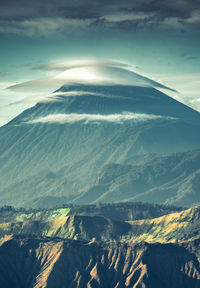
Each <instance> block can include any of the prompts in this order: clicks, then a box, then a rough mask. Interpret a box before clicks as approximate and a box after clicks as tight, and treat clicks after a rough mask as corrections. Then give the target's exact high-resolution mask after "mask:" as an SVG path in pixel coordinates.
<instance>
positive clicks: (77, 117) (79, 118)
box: [28, 112, 174, 124]
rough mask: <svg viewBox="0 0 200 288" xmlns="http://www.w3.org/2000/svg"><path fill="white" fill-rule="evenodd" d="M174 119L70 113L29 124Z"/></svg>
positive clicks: (129, 114)
mask: <svg viewBox="0 0 200 288" xmlns="http://www.w3.org/2000/svg"><path fill="white" fill-rule="evenodd" d="M162 118H163V119H174V118H173V117H165V116H161V115H153V114H139V113H130V112H124V113H121V114H109V115H102V114H78V113H70V114H50V115H47V116H44V117H38V118H36V119H34V120H31V121H29V122H28V123H29V124H35V123H60V124H65V123H75V122H84V123H85V124H86V123H88V122H102V121H103V122H114V123H118V124H121V123H123V122H124V121H136V122H138V121H139V122H144V121H150V120H156V119H162Z"/></svg>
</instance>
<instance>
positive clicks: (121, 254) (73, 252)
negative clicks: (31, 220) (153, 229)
mask: <svg viewBox="0 0 200 288" xmlns="http://www.w3.org/2000/svg"><path fill="white" fill-rule="evenodd" d="M0 255H1V265H0V266H1V269H0V282H1V284H2V285H3V286H4V287H5V288H7V287H11V286H12V287H16V288H18V287H27V288H29V287H35V288H36V287H37V288H39V287H40V288H43V287H48V288H51V287H76V288H79V287H88V288H89V287H90V288H94V287H108V288H109V287H112V288H113V287H116V288H120V287H121V288H122V287H135V288H136V287H137V288H139V287H144V288H147V287H166V288H167V287H172V288H179V287H180V285H181V287H183V288H188V287H194V288H196V287H198V286H199V283H200V267H199V263H198V261H197V258H196V257H195V255H194V254H192V253H190V252H189V251H188V250H187V249H185V248H183V247H178V246H177V245H173V244H168V245H159V244H154V245H149V244H145V243H144V244H137V245H127V244H120V245H119V244H117V243H110V244H97V243H87V242H85V243H84V242H77V241H73V242H69V241H67V242H63V241H60V240H47V239H36V238H34V237H30V238H27V237H24V236H20V237H13V238H11V239H10V240H7V241H6V240H4V243H3V244H2V245H1V246H0ZM24 259H26V261H24ZM152 259H153V261H152ZM161 263H162V265H161ZM8 268H9V269H8ZM22 270H23V277H21V276H20V275H21V271H22ZM5 271H6V273H5ZM30 271H32V272H31V274H30ZM66 285H67V286H66Z"/></svg>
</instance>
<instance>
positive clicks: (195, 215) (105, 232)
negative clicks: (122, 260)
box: [0, 203, 200, 243]
mask: <svg viewBox="0 0 200 288" xmlns="http://www.w3.org/2000/svg"><path fill="white" fill-rule="evenodd" d="M155 207H156V209H157V210H159V209H160V214H162V213H163V211H169V210H170V208H169V207H164V206H159V205H151V204H141V203H118V204H110V205H104V204H98V205H87V206H74V207H62V208H56V209H43V210H24V209H18V210H15V209H14V208H13V207H8V208H6V207H3V208H1V209H0V219H1V224H0V235H1V237H2V236H5V235H9V234H34V235H38V236H45V237H46V236H48V237H60V238H63V239H74V240H77V239H80V240H87V241H90V240H92V239H93V238H95V239H96V240H98V241H109V240H117V241H122V242H124V241H128V242H141V241H146V242H149V243H154V242H161V243H166V242H177V241H178V242H183V241H187V240H194V239H197V238H199V237H200V229H199V219H200V207H194V208H190V209H187V210H183V211H180V212H173V213H170V214H166V215H163V216H160V217H155V218H153V219H150V218H149V219H140V220H131V221H130V220H129V221H124V220H123V221H119V220H116V219H111V218H109V217H106V216H107V215H109V213H110V215H112V216H113V217H114V216H115V214H116V215H117V216H116V218H119V216H120V215H122V218H123V217H127V215H129V217H130V218H131V219H132V218H134V217H133V216H134V213H135V218H136V219H137V217H139V216H138V215H140V216H141V218H143V217H144V215H145V214H146V215H148V216H150V215H152V214H151V213H150V212H149V211H151V209H153V208H155ZM173 208H174V210H175V209H176V210H180V208H175V207H173ZM171 209H172V208H171ZM130 211H131V213H130ZM95 212H96V215H95ZM122 212H123V213H122ZM125 212H126V213H125ZM133 212H134V213H133ZM157 212H158V211H157ZM75 213H76V215H75ZM154 213H155V211H154ZM99 214H100V215H99ZM130 215H131V216H130ZM3 219H4V222H2V221H3ZM5 220H6V221H5Z"/></svg>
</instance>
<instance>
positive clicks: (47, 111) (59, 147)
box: [0, 85, 200, 206]
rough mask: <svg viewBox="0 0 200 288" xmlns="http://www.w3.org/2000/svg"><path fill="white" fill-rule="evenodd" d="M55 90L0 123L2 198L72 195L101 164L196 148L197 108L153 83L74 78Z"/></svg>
mask: <svg viewBox="0 0 200 288" xmlns="http://www.w3.org/2000/svg"><path fill="white" fill-rule="evenodd" d="M59 93H60V95H59ZM70 93H71V94H70ZM55 95H56V96H55V98H53V100H52V99H51V101H50V100H49V101H44V102H42V103H38V104H36V105H35V106H34V107H32V108H30V109H28V110H26V111H24V112H23V113H22V114H21V115H19V116H18V117H16V118H15V119H13V120H12V121H11V122H10V123H8V124H7V125H5V126H4V127H1V128H0V180H1V188H0V200H1V203H2V204H11V205H17V206H37V205H38V203H40V204H41V205H45V203H47V201H48V203H49V204H48V205H49V206H52V204H54V205H55V204H59V205H60V204H62V203H66V202H68V201H72V200H73V201H75V199H79V196H80V195H83V194H85V192H86V191H87V190H88V189H90V188H91V187H92V186H93V185H94V184H95V179H96V177H98V175H99V172H100V171H101V170H102V169H103V168H104V167H105V165H108V164H113V163H117V164H124V163H125V162H126V161H127V159H130V158H132V157H133V156H135V155H144V154H151V153H157V154H163V153H165V154H166V153H172V152H183V151H187V150H194V149H199V148H200V144H199V143H200V133H199V131H200V125H199V123H200V121H199V120H200V116H199V113H198V112H195V111H193V110H192V109H190V108H188V107H186V106H184V105H183V104H181V103H179V102H177V101H175V100H173V99H172V98H170V97H168V96H167V95H165V94H163V93H161V92H159V91H157V90H156V89H154V88H145V87H134V86H123V85H121V86H120V85H118V86H117V85H116V86H101V85H100V86H95V85H90V86H88V85H74V86H64V87H62V88H61V89H60V90H59V91H57V92H56V94H55ZM194 178H195V176H194ZM147 188H148V187H147ZM152 188H153V187H152ZM166 189H167V188H166ZM105 192H106V190H104V191H103V193H105ZM95 193H97V195H94V200H97V199H98V198H99V197H98V191H97V192H95ZM131 193H132V188H131V189H130V190H129V194H130V195H129V198H131V196H135V194H134V193H135V192H134V193H133V194H131ZM100 194H102V191H100ZM175 195H176V192H175ZM145 197H146V196H144V197H142V200H144V201H145V199H148V200H149V197H148V196H147V197H146V198H145ZM151 197H152V201H156V200H157V199H158V197H157V195H156V193H154V194H153V193H152V194H151ZM125 199H127V195H125V197H124V199H123V196H122V197H119V199H115V200H118V201H119V200H125ZM76 201H78V200H76ZM87 201H88V200H87ZM92 201H93V198H91V199H90V200H89V202H92ZM106 201H107V200H106ZM111 201H113V200H111ZM166 201H167V199H166ZM185 202H186V203H184V205H191V204H192V203H191V201H189V200H187V201H185ZM43 203H44V204H43ZM80 203H81V200H80ZM177 204H179V202H178V201H177ZM181 205H182V204H181Z"/></svg>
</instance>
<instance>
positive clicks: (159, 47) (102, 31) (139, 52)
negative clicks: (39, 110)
mask: <svg viewBox="0 0 200 288" xmlns="http://www.w3.org/2000/svg"><path fill="white" fill-rule="evenodd" d="M84 58H86V59H89V58H90V59H91V58H92V59H94V58H96V59H106V60H108V59H112V60H120V61H123V62H126V63H129V64H131V65H133V66H134V67H135V68H134V69H135V72H138V73H140V74H143V75H146V76H148V77H150V78H151V79H153V80H156V81H159V82H161V83H162V84H164V85H167V86H169V87H171V88H174V89H176V90H178V91H179V93H178V94H176V95H173V96H174V97H176V98H177V99H178V100H180V101H183V102H184V103H186V104H187V105H190V106H192V107H193V108H195V109H197V110H199V111H200V2H199V0H176V1H175V0H168V1H162V0H135V1H133V0H124V1H118V0H115V1H114V0H109V1H105V0H101V1H97V0H85V1H84V0H82V1H80V0H76V1H66V0H65V1H64V0H57V1H56V0H48V1H38V0H35V1H29V0H19V1H16V0H7V1H4V0H3V1H2V0H1V4H0V60H1V61H0V125H2V124H4V123H6V122H7V121H9V120H10V119H11V118H12V117H13V116H15V115H16V114H17V113H19V112H20V111H21V110H22V109H24V106H23V107H22V106H20V105H9V103H12V102H16V101H18V100H19V99H21V98H22V97H25V96H27V95H22V94H20V93H16V92H14V91H8V90H3V89H4V88H5V87H7V86H10V85H12V84H14V83H20V82H24V81H28V80H34V79H39V78H45V77H49V76H50V75H51V74H52V73H54V72H52V71H50V70H48V69H46V70H45V69H42V68H41V66H43V65H48V64H50V63H54V62H55V63H57V62H61V61H66V60H71V59H74V60H79V59H84Z"/></svg>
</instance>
